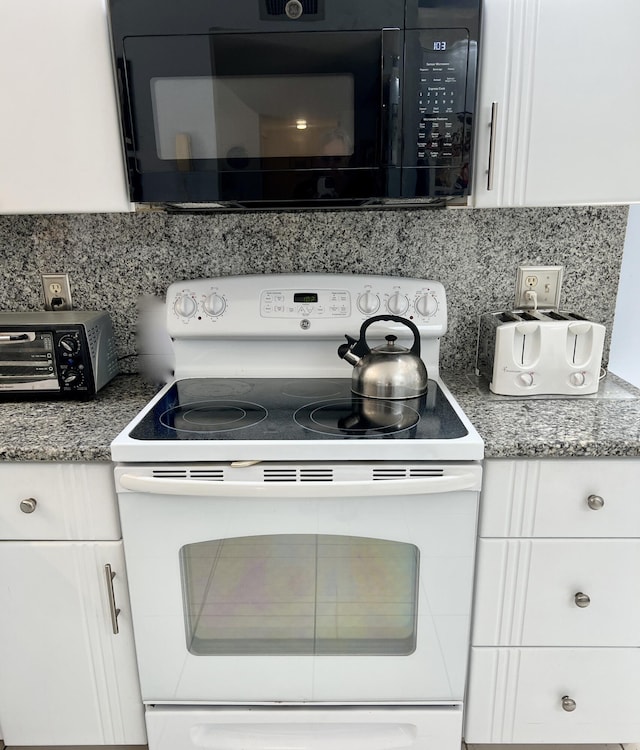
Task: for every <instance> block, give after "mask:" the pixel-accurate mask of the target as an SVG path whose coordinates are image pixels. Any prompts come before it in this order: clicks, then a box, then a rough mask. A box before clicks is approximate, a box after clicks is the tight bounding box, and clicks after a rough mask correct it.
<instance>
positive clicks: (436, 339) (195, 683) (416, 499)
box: [112, 274, 483, 750]
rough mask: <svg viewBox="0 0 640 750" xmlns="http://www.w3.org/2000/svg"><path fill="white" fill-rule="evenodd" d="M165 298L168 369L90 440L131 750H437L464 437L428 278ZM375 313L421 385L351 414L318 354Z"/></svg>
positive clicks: (451, 654) (457, 614)
mask: <svg viewBox="0 0 640 750" xmlns="http://www.w3.org/2000/svg"><path fill="white" fill-rule="evenodd" d="M165 308H166V319H165V320H166V323H165V324H166V330H167V332H168V334H169V336H170V337H171V339H172V342H173V348H174V352H175V375H174V378H173V379H172V380H171V382H169V383H167V385H166V386H165V387H164V388H162V390H161V391H160V392H159V393H158V394H157V396H156V397H155V398H154V399H153V400H152V402H151V403H150V404H149V405H148V406H147V407H146V408H145V409H143V410H142V412H141V413H140V414H139V415H138V416H137V417H136V418H135V419H134V420H133V421H132V422H131V424H130V425H128V426H127V427H126V428H125V429H124V430H123V431H122V433H121V434H120V435H119V436H118V437H117V438H116V439H115V440H114V441H113V444H112V456H113V459H114V460H115V461H116V462H117V463H118V465H117V468H116V482H117V487H118V500H119V507H120V516H121V521H122V529H123V540H124V547H125V555H126V561H127V570H128V577H129V583H130V592H131V606H132V613H133V621H134V631H135V639H136V650H137V655H138V662H139V670H140V679H141V686H142V695H143V700H144V702H145V704H146V721H147V729H148V734H149V746H150V750H165V749H166V750H168V749H169V748H170V747H172V746H175V745H176V743H179V744H180V745H181V746H185V747H189V748H191V747H193V748H196V747H207V748H230V747H233V748H236V747H237V748H255V749H256V750H267V748H272V747H275V746H277V747H279V748H283V749H285V750H286V749H287V748H290V749H291V750H293V748H309V749H311V748H326V750H329V748H331V750H334V748H345V749H346V748H360V747H366V748H367V749H368V750H371V749H372V748H374V749H375V748H380V750H385V749H387V748H392V747H406V748H415V750H426V749H427V748H431V747H433V746H438V747H439V748H442V749H443V750H454V748H455V750H458V748H459V745H460V739H461V726H462V708H463V698H464V690H465V679H466V664H467V655H468V643H469V640H468V639H469V624H470V613H471V593H472V582H473V569H474V553H475V531H476V517H477V507H478V496H479V490H480V482H481V464H480V460H481V459H482V456H483V443H482V440H481V438H480V437H479V435H478V434H477V432H476V431H475V429H474V428H473V426H472V425H471V424H470V422H469V421H468V419H467V418H466V416H465V415H464V413H463V412H462V410H461V409H460V407H459V406H458V404H457V403H456V402H455V400H454V399H453V398H452V396H451V394H450V393H449V391H448V389H447V387H446V385H445V384H444V383H443V382H442V380H441V378H440V373H439V343H440V338H441V337H442V336H443V335H444V334H445V332H446V328H447V308H446V297H445V292H444V289H443V287H442V285H441V284H440V283H438V282H436V281H429V280H423V279H404V278H390V277H379V276H357V275H344V276H343V275H328V274H301V275H264V276H240V277H227V278H218V279H200V280H194V281H186V282H180V283H177V284H173V285H172V286H171V287H170V288H169V290H168V292H167V299H166V306H165ZM377 314H385V315H386V314H390V315H400V316H403V317H406V318H407V319H410V320H411V321H412V322H413V323H415V325H416V326H417V328H418V330H419V333H420V343H421V351H422V357H423V360H424V361H425V364H426V367H427V371H428V375H429V386H428V390H427V393H426V394H425V396H423V397H421V398H419V399H411V400H408V401H388V402H384V404H383V405H380V404H376V408H375V410H373V412H372V411H371V410H370V409H369V408H368V404H367V399H363V398H361V397H358V396H355V395H353V394H352V393H351V390H350V384H351V372H352V368H351V366H350V365H348V364H347V363H346V362H344V361H343V360H341V359H340V358H339V357H338V354H337V349H338V346H339V345H340V344H341V343H343V341H344V336H345V334H349V335H351V336H355V335H356V334H357V333H358V331H359V329H360V326H361V325H362V323H363V322H364V321H365V320H366V319H368V318H370V317H372V316H374V315H377ZM405 328H406V327H405V326H403V325H402V324H398V323H394V322H392V321H381V322H378V323H375V324H374V325H373V326H371V328H370V329H369V331H368V334H367V335H368V337H369V332H370V333H371V338H370V339H369V338H368V341H369V343H370V344H371V346H374V345H376V344H377V343H378V342H379V341H381V340H382V339H383V337H384V336H385V335H387V334H390V333H391V334H394V335H397V336H398V338H399V339H400V342H401V343H403V339H404V338H405V337H406V334H407V331H406V330H405ZM372 413H373V417H372ZM274 743H275V744H274Z"/></svg>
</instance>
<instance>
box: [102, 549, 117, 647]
mask: <svg viewBox="0 0 640 750" xmlns="http://www.w3.org/2000/svg"><path fill="white" fill-rule="evenodd" d="M104 573H105V577H106V579H107V596H108V598H109V612H110V613H111V629H112V630H113V634H114V635H118V633H119V632H120V628H119V627H118V615H119V614H120V610H119V609H118V608H117V607H116V595H115V593H114V591H113V579H114V578H115V577H116V574H115V573H114V572H113V571H112V570H111V565H109V564H108V563H107V565H105V566H104Z"/></svg>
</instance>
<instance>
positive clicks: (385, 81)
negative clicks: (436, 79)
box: [380, 29, 402, 167]
mask: <svg viewBox="0 0 640 750" xmlns="http://www.w3.org/2000/svg"><path fill="white" fill-rule="evenodd" d="M401 65H402V34H401V31H400V29H382V92H381V126H382V127H381V154H380V157H381V158H380V161H381V164H382V166H384V167H397V166H398V165H399V163H400V143H401V133H400V114H401V107H402V98H401V97H402V95H401V92H402V86H401V83H402V81H401Z"/></svg>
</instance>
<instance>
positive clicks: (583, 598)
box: [573, 591, 591, 609]
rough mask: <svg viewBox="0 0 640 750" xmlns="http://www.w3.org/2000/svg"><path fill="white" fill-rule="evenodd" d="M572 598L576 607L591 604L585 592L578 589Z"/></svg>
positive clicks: (582, 607)
mask: <svg viewBox="0 0 640 750" xmlns="http://www.w3.org/2000/svg"><path fill="white" fill-rule="evenodd" d="M573 600H574V602H575V603H576V607H580V608H581V609H584V608H585V607H588V606H589V605H590V604H591V599H590V598H589V597H588V596H587V594H583V593H582V591H578V593H577V594H576V595H575V596H574V597H573Z"/></svg>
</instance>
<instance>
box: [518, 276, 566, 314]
mask: <svg viewBox="0 0 640 750" xmlns="http://www.w3.org/2000/svg"><path fill="white" fill-rule="evenodd" d="M562 271H563V267H562V266H520V268H518V275H517V277H516V309H519V308H525V309H526V308H529V309H533V308H535V307H541V308H543V309H545V310H548V309H551V308H554V309H556V310H557V309H558V307H559V306H560V290H561V289H562ZM532 293H533V294H532Z"/></svg>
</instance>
